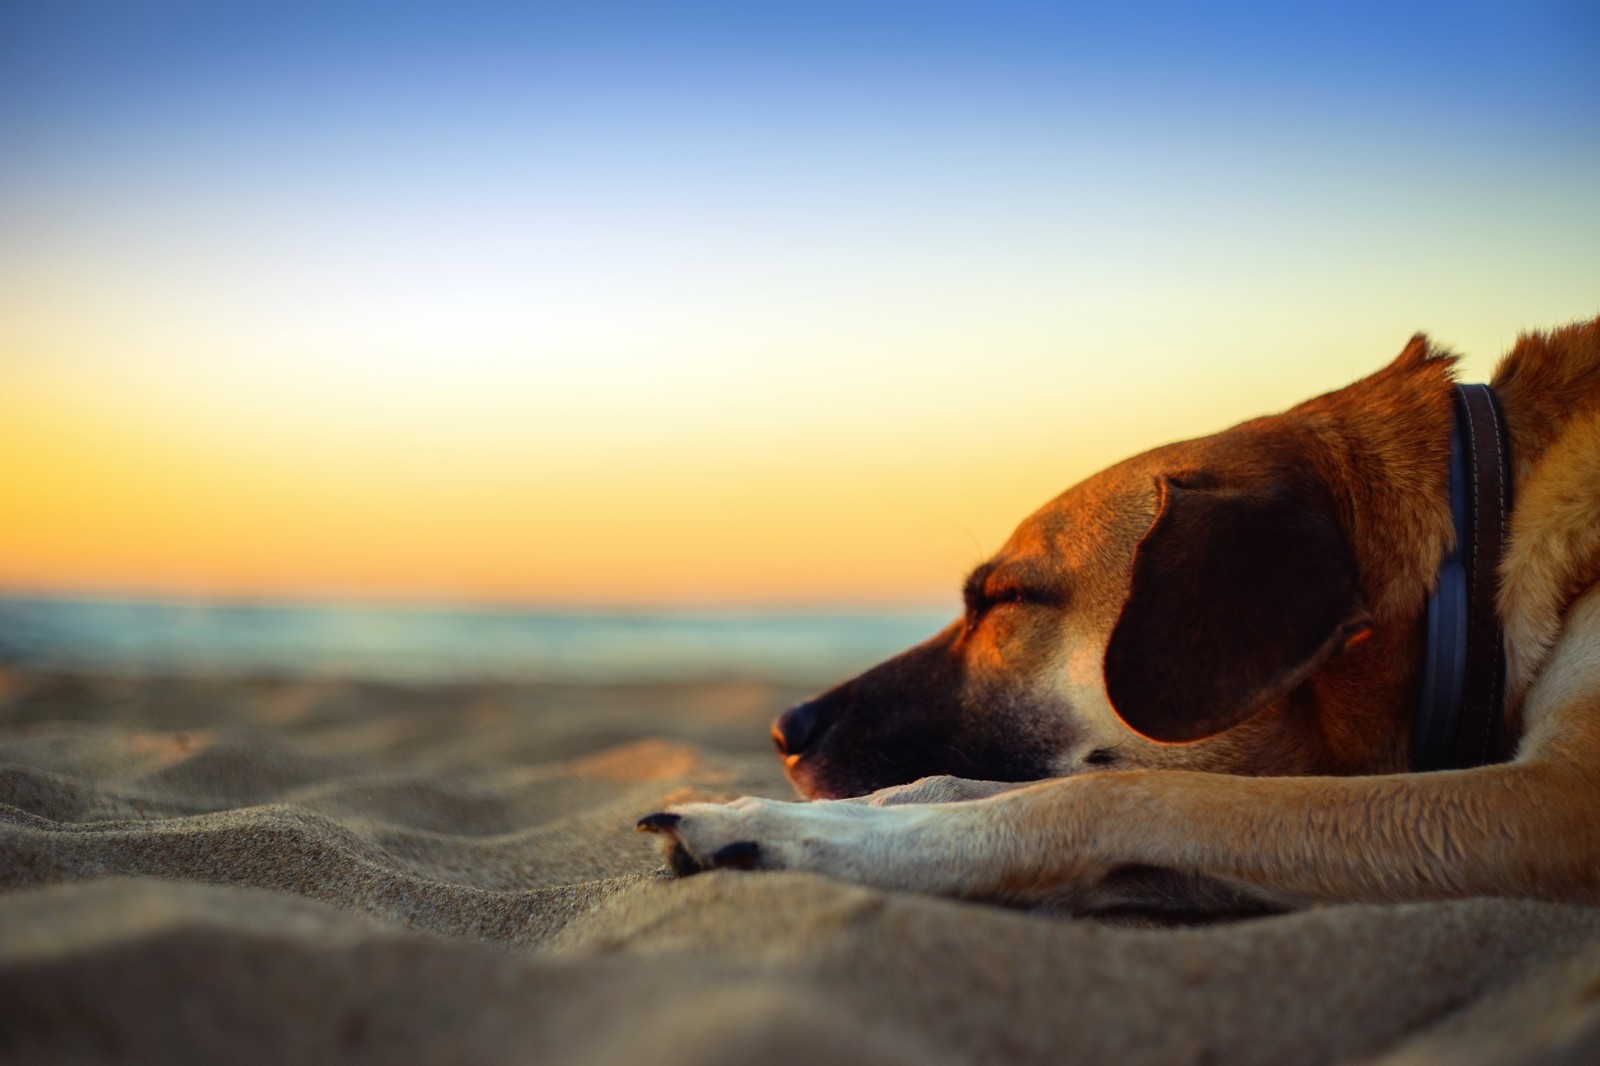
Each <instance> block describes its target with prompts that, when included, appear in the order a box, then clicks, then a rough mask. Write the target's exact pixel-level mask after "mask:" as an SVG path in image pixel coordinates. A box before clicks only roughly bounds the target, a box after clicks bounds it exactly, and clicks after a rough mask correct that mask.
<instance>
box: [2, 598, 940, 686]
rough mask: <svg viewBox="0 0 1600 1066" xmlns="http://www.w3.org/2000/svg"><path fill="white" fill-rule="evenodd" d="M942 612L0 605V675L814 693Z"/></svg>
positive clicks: (914, 638) (896, 646) (887, 651)
mask: <svg viewBox="0 0 1600 1066" xmlns="http://www.w3.org/2000/svg"><path fill="white" fill-rule="evenodd" d="M953 614H954V611H952V610H946V611H935V610H894V611H885V610H873V611H859V610H832V611H803V612H796V611H660V612H604V611H566V610H562V611H552V610H529V611H523V610H501V609H484V608H470V609H467V608H419V607H409V606H407V607H388V606H383V607H374V606H365V605H342V604H314V605H281V604H257V603H252V604H233V603H205V602H200V603H197V602H164V601H159V602H158V601H149V602H145V601H133V602H130V601H95V600H81V599H4V598H0V665H10V666H14V667H22V668H33V669H47V670H75V671H88V672H106V673H120V674H135V675H141V676H156V675H163V674H202V675H207V676H238V677H354V678H368V679H373V680H385V681H393V682H401V683H433V682H454V681H508V682H562V683H650V682H671V681H692V680H713V679H729V678H761V679H766V680H773V681H787V682H795V683H801V684H816V683H821V682H826V681H828V680H830V679H841V678H845V677H848V676H850V675H851V674H854V673H856V672H858V671H860V670H862V669H864V668H866V667H868V666H870V665H872V664H873V663H875V662H878V661H880V660H882V659H884V658H886V657H888V656H890V655H892V654H894V653H895V652H897V651H900V650H902V649H904V648H906V647H908V646H910V645H912V644H915V643H917V642H919V641H921V640H925V639H927V638H928V637H930V636H932V635H933V634H934V633H935V632H937V631H938V630H939V629H940V628H941V627H942V626H943V625H945V624H946V623H947V622H949V621H950V619H951V617H952V616H953Z"/></svg>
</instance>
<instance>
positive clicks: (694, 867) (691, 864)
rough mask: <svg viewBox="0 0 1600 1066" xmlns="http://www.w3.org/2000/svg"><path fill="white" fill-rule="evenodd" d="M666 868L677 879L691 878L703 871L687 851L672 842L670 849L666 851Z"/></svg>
mask: <svg viewBox="0 0 1600 1066" xmlns="http://www.w3.org/2000/svg"><path fill="white" fill-rule="evenodd" d="M667 868H668V869H669V870H671V871H672V872H673V873H675V874H677V875H678V876H679V877H691V876H693V875H694V874H697V873H700V872H701V871H703V870H704V869H705V867H704V866H701V865H700V864H699V863H698V862H696V861H695V857H694V856H693V855H690V854H689V849H688V848H686V847H684V846H683V845H682V844H679V843H678V842H677V841H673V844H672V847H671V848H670V849H669V850H668V851H667Z"/></svg>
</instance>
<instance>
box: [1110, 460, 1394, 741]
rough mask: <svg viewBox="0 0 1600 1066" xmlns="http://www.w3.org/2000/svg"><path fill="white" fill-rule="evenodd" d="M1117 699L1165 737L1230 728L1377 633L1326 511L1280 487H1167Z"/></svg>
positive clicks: (1131, 718) (1143, 565)
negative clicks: (1363, 635)
mask: <svg viewBox="0 0 1600 1066" xmlns="http://www.w3.org/2000/svg"><path fill="white" fill-rule="evenodd" d="M1158 488H1159V497H1160V502H1159V506H1158V509H1157V512H1156V517H1155V521H1154V522H1152V523H1151V526H1150V529H1149V530H1148V531H1147V532H1146V533H1145V535H1144V538H1143V539H1142V540H1141V541H1140V542H1139V546H1138V548H1137V549H1136V550H1135V553H1134V559H1133V581H1132V585H1131V587H1130V589H1129V592H1128V598H1127V600H1126V601H1125V602H1124V604H1123V608H1122V616H1121V618H1119V619H1118V620H1117V626H1116V629H1115V630H1113V631H1112V634H1111V640H1110V642H1109V643H1108V644H1107V646H1106V659H1105V680H1106V692H1107V695H1108V696H1109V697H1110V699H1111V705H1112V706H1113V707H1115V708H1116V711H1117V714H1118V715H1120V716H1121V717H1122V720H1123V721H1124V722H1126V723H1127V724H1128V725H1129V726H1131V727H1132V728H1133V729H1135V730H1136V731H1138V732H1140V733H1142V734H1144V735H1145V736H1147V737H1150V738H1152V739H1154V740H1161V741H1186V740H1197V739H1199V738H1201V737H1206V736H1210V735H1211V734H1213V733H1218V732H1221V731H1222V730H1224V729H1227V728H1228V727H1230V726H1233V725H1236V724H1238V723H1239V722H1242V721H1244V720H1245V719H1246V718H1249V717H1250V716H1251V715H1252V714H1254V713H1255V712H1256V711H1258V710H1260V709H1261V708H1262V707H1264V706H1265V705H1266V704H1268V703H1270V702H1271V701H1272V700H1274V699H1276V698H1277V697H1278V696H1281V695H1283V694H1284V693H1285V692H1288V691H1289V690H1290V689H1292V688H1293V687H1294V686H1296V685H1298V684H1299V683H1300V682H1301V681H1303V680H1305V678H1306V677H1307V676H1308V675H1309V674H1310V673H1311V672H1312V671H1313V670H1315V669H1316V668H1317V667H1318V666H1321V665H1322V664H1323V663H1324V662H1326V661H1327V660H1328V659H1329V658H1331V657H1332V656H1333V655H1334V653H1336V652H1338V651H1339V650H1340V649H1342V648H1343V647H1344V646H1345V644H1346V642H1347V641H1349V640H1351V639H1352V638H1354V637H1356V636H1357V635H1358V634H1359V633H1360V631H1361V630H1362V629H1364V628H1366V627H1367V626H1368V621H1367V614H1366V611H1365V610H1364V609H1363V607H1362V604H1361V592H1360V589H1359V587H1358V584H1357V573H1356V567H1355V562H1354V560H1352V559H1351V557H1350V550H1349V548H1348V546H1347V545H1346V544H1345V541H1344V537H1343V535H1342V534H1341V533H1340V532H1339V530H1338V528H1337V527H1336V526H1335V525H1334V524H1333V522H1332V521H1331V520H1330V519H1328V518H1327V517H1325V516H1324V515H1323V514H1321V513H1319V509H1317V508H1315V507H1312V506H1309V505H1308V504H1307V503H1306V502H1304V501H1299V500H1296V499H1294V498H1292V497H1290V496H1289V495H1288V494H1286V493H1283V492H1279V491H1274V490H1270V489H1269V490H1266V491H1259V490H1242V489H1232V488H1223V487H1212V488H1190V487H1186V486H1184V485H1180V484H1177V483H1175V482H1173V481H1171V480H1169V479H1167V478H1161V479H1159V480H1158Z"/></svg>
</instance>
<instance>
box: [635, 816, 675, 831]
mask: <svg viewBox="0 0 1600 1066" xmlns="http://www.w3.org/2000/svg"><path fill="white" fill-rule="evenodd" d="M682 820H683V819H682V818H680V817H679V816H678V815H676V814H668V813H667V812H665V811H661V812H659V813H656V814H647V815H645V816H644V817H643V818H640V819H639V824H637V825H635V826H634V828H635V829H637V830H638V831H639V832H641V833H670V832H672V831H673V830H674V829H676V828H678V823H679V822H681V821H682Z"/></svg>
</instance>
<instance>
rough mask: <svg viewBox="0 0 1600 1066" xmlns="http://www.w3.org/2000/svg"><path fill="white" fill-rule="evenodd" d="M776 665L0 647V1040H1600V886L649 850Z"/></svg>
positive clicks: (1587, 1048) (1429, 1056)
mask: <svg viewBox="0 0 1600 1066" xmlns="http://www.w3.org/2000/svg"><path fill="white" fill-rule="evenodd" d="M799 695H802V693H801V692H800V691H798V690H796V689H793V688H785V687H783V686H778V685H772V684H763V683H757V682H727V683H707V684H683V685H669V686H664V685H656V686H634V687H629V686H617V687H581V686H568V687H562V686H522V687H516V686H494V685H475V686H468V685H456V686H439V687H420V688H406V687H396V686H384V685H378V684H372V683H358V682H332V681H304V682H293V681H265V680H263V681H255V682H241V681H223V680H205V679H188V680H183V679H167V680H163V679H145V680H136V679H125V678H124V679H119V678H112V677H85V676H76V675H53V674H29V673H25V672H19V671H10V672H6V673H3V674H0V877H3V880H4V885H3V891H0V1061H4V1062H44V1061H51V1062H59V1061H74V1062H102V1061H104V1062H111V1061H116V1062H127V1061H139V1062H174V1063H176V1062H229V1063H252V1062H286V1061H293V1062H324V1061H339V1062H417V1063H432V1062H438V1063H478V1062H483V1063H491V1062H492V1063H499V1062H541V1063H544V1062H550V1063H566V1062H583V1063H729V1064H732V1063H746V1062H749V1063H791V1062H792V1063H816V1062H849V1063H947V1062H948V1063H959V1062H1024V1063H1025V1062H1040V1063H1063V1062H1119V1063H1318V1062H1347V1061H1378V1062H1384V1063H1451V1064H1455V1063H1501V1062H1506V1063H1509V1062H1519V1063H1520V1062H1541V1063H1542V1062H1572V1063H1592V1062H1596V1061H1600V910H1590V909H1584V908H1577V907H1566V906H1555V905H1549V904H1537V903H1528V902H1517V901H1497V900H1471V901H1465V902H1458V903H1446V904H1433V905H1419V906H1390V907H1380V906H1351V907H1324V908H1316V909H1313V910H1309V911H1305V912H1301V913H1296V914H1290V915H1283V916H1276V917H1268V918H1257V919H1252V920H1248V921H1239V922H1231V923H1225V924H1215V925H1206V926H1197V927H1180V928H1134V927H1125V926H1113V925H1108V924H1105V923H1101V922H1094V921H1085V920H1074V919H1067V918H1062V917H1058V916H1051V915H1046V914H1032V913H1025V912H1020V911H1014V910H1006V909H1002V908H998V907H990V906H983V905H974V904H963V903H957V902H952V901H946V900H936V899H924V898H917V897H912V896H905V895H898V894H892V893H882V892H876V891H869V890H866V889H862V888H858V887H854V886H850V885H844V884H838V883H834V882H830V881H827V880H825V879H820V878H814V877H809V876H801V875H788V874H743V873H736V872H724V873H714V874H706V875H702V876H698V877H693V878H689V879H685V880H675V879H673V878H671V877H669V876H668V875H667V874H666V873H665V871H664V870H663V869H662V863H661V854H660V851H659V847H660V845H659V842H658V841H656V840H655V839H653V838H650V837H646V836H641V835H639V834H636V833H635V832H634V831H633V822H634V821H635V819H637V818H638V817H639V816H640V815H641V814H644V813H646V812H649V811H651V810H655V809H657V808H658V807H660V806H661V805H662V804H663V803H664V802H666V801H668V800H670V799H674V798H679V797H685V796H691V795H699V796H732V795H737V794H742V793H754V794H758V795H769V796H778V797H787V796H788V795H789V791H788V788H787V786H786V785H785V784H784V782H783V780H782V777H781V774H780V773H779V768H778V764H777V762H776V760H775V759H774V758H773V757H772V754H771V749H770V746H769V743H768V741H767V739H766V723H767V720H768V719H769V718H770V716H771V715H772V714H773V713H774V712H775V711H776V710H778V709H780V708H781V707H782V706H784V705H785V704H786V703H788V702H790V701H791V700H793V699H794V698H796V697H798V696H799Z"/></svg>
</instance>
